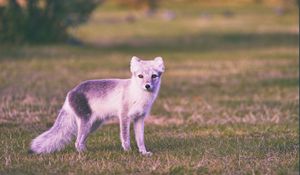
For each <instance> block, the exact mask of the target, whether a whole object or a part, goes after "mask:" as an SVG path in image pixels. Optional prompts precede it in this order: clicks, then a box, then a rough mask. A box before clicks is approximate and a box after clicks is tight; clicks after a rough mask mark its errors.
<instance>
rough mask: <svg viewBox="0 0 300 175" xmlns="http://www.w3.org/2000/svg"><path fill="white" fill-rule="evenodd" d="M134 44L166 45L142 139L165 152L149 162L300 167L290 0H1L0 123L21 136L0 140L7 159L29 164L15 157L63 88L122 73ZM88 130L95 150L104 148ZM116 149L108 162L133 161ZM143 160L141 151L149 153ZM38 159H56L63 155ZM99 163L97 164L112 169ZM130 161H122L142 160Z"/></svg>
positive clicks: (294, 21) (149, 49) (143, 47)
mask: <svg viewBox="0 0 300 175" xmlns="http://www.w3.org/2000/svg"><path fill="white" fill-rule="evenodd" d="M134 55H135V56H138V57H140V58H143V59H153V58H154V57H156V56H162V57H163V58H164V61H165V65H166V72H165V73H164V75H163V79H162V87H161V91H160V95H159V97H158V99H157V101H156V102H155V104H154V107H153V109H152V114H151V117H149V118H148V119H147V122H148V123H149V125H147V126H148V127H147V128H149V129H147V130H146V132H148V133H147V134H148V137H147V138H148V141H147V142H148V143H149V145H150V148H153V149H155V148H156V149H157V150H154V151H156V152H159V154H157V155H164V156H162V157H156V158H157V162H158V164H159V165H158V167H159V168H158V169H156V170H155V169H154V170H153V172H154V173H168V172H169V170H170V171H171V170H172V171H173V170H174V171H175V172H176V171H179V172H180V171H185V170H191V172H194V171H198V169H197V167H198V165H199V166H200V165H201V166H200V168H201V167H202V168H203V167H204V168H206V169H200V170H199V171H200V172H202V170H203V171H204V172H208V174H209V173H210V174H211V173H212V174H215V172H221V174H224V172H225V174H243V173H245V172H246V173H247V172H248V173H249V174H253V173H254V174H255V173H256V172H258V174H289V173H290V172H295V171H299V168H298V167H299V163H298V160H299V155H298V153H299V152H298V149H299V140H298V136H299V126H298V123H299V59H298V58H299V1H297V0H164V1H163V0H111V1H101V0H72V1H60V0H0V123H1V125H0V126H2V127H0V129H1V133H14V135H16V136H18V137H19V138H20V139H19V140H11V139H10V138H11V135H7V136H3V138H2V140H4V143H3V144H2V147H3V149H0V150H10V151H6V152H3V153H1V155H5V156H3V157H12V158H11V159H12V160H15V162H17V163H16V164H9V163H8V165H7V166H6V167H8V168H18V166H21V167H22V166H24V167H26V166H25V165H23V164H22V163H21V162H22V160H23V158H24V159H26V161H29V162H30V160H31V161H32V162H35V160H36V159H35V158H30V159H27V157H26V156H24V155H21V158H20V157H19V156H20V154H21V153H20V150H23V149H22V148H24V149H25V147H26V145H28V144H29V141H30V139H31V138H33V136H36V135H37V134H38V133H41V131H42V130H45V129H47V128H48V127H50V126H51V125H52V123H53V122H54V120H55V118H56V116H57V113H58V111H59V109H60V107H61V105H62V104H63V102H64V98H65V96H66V94H67V92H68V91H69V90H70V89H71V88H73V87H74V86H76V85H77V84H78V83H80V82H81V81H83V80H87V79H100V78H128V77H130V71H129V62H130V59H131V57H132V56H134ZM167 126H168V127H167ZM165 128H168V129H165ZM104 131H107V130H105V128H104ZM112 131H113V134H112V135H113V137H115V138H118V131H117V129H116V130H112ZM151 131H153V133H152V132H151ZM154 131H155V132H154ZM156 131H157V132H156ZM101 133H102V132H99V134H100V135H101ZM103 133H109V132H108V131H107V132H103ZM155 133H156V134H155ZM147 134H146V135H147ZM151 134H152V135H151ZM212 135H213V136H212ZM192 136H194V137H193V138H194V140H193V139H192V140H191V137H192ZM214 137H217V138H218V139H213V138H214ZM99 138H100V139H101V138H102V139H105V138H106V137H98V139H99ZM159 138H161V139H162V140H157V139H159ZM176 138H178V139H177V140H176ZM182 139H183V140H184V139H186V140H185V144H181V142H182ZM211 139H212V140H211ZM238 139H240V140H238ZM268 139H270V140H268ZM91 140H92V141H90V142H89V143H90V146H91V147H94V148H95V149H94V150H101V149H102V148H103V146H104V145H102V147H101V145H98V147H99V148H96V147H97V146H96V145H97V144H95V143H98V144H99V143H102V142H101V141H98V142H97V139H95V140H93V139H91ZM116 140H118V139H116ZM238 141H240V142H239V143H237V142H238ZM104 142H106V140H105V141H104ZM104 142H103V143H104ZM110 143H111V144H113V143H115V142H113V141H111V142H110ZM186 144H187V145H186ZM9 145H15V146H14V147H12V148H10V146H9ZM24 145H25V146H24ZM116 145H118V143H116ZM166 145H168V146H167V148H168V149H167V150H166V149H164V148H166ZM173 145H175V147H176V148H175V147H174V146H173ZM195 145H201V146H199V147H198V146H195ZM220 145H221V147H223V148H227V149H219V148H220ZM160 146H161V147H160ZM238 146H240V147H239V148H237V147H238ZM247 146H248V147H247ZM4 147H5V148H4ZM104 147H105V146H104ZM116 147H117V146H116ZM207 147H209V148H212V149H210V150H203V149H202V148H207ZM8 148H9V149H8ZM117 148H118V147H117ZM177 148H178V149H177ZM179 148H180V150H182V152H181V153H178V150H179ZM185 149H187V150H185ZM164 150H165V151H164ZM220 150H223V152H222V151H220ZM239 150H242V151H245V152H244V157H246V158H247V159H246V158H245V159H243V158H242V157H239V156H237V155H240V154H239V153H240V152H238V151H239ZM257 150H258V152H257ZM247 151H248V152H247ZM10 152H12V153H14V155H13V154H11V153H10ZM108 152H111V150H110V151H108ZM179 152H180V151H179ZM94 153H95V152H94ZM72 154H73V152H72ZM74 154H75V153H74ZM106 154H107V155H106ZM118 154H119V153H118ZM118 154H116V157H117V158H116V164H121V165H122V162H123V163H124V162H127V163H128V164H130V161H127V159H126V161H124V160H123V158H122V157H118ZM254 154H255V155H254ZM105 155H106V156H107V157H106V158H107V159H108V157H109V156H111V155H109V154H108V153H107V152H101V156H104V157H105ZM190 155H191V156H190ZM196 155H199V156H200V157H197V156H196ZM203 155H204V157H203ZM215 155H216V156H215ZM14 156H15V158H14V159H13V157H14ZM22 156H24V157H22ZM101 156H100V157H101ZM253 157H254V158H253ZM165 158H166V159H167V158H170V160H173V161H174V162H173V163H169V160H165ZM227 158H228V160H230V161H229V162H230V163H229V165H228V164H227V162H228V161H227ZM237 158H238V160H237ZM9 159H10V158H9ZM9 159H8V160H7V161H8V162H9ZM70 159H71V160H72V158H70ZM91 159H92V160H94V158H93V157H92V156H91ZM104 159H105V158H104ZM133 159H135V157H134V158H133ZM200 159H204V161H203V162H204V163H203V162H202V164H200V163H199V162H198V160H200ZM80 160H81V159H80ZM80 160H78V161H80ZM151 160H152V159H149V160H144V159H143V160H141V162H144V161H146V162H147V161H150V162H147V163H148V164H152V163H153V164H156V162H155V161H154V162H151ZM182 160H187V162H184V163H182ZM44 161H45V162H46V163H45V164H48V163H47V161H50V162H52V163H53V164H54V165H55V166H57V167H60V166H61V165H64V161H65V160H64V159H63V160H62V161H61V162H56V159H54V160H52V159H51V158H50V159H47V158H46V159H45V160H44ZM18 162H19V164H18ZM94 162H95V161H94ZM94 162H92V161H91V162H90V164H91V165H92V164H93V163H94ZM205 162H206V163H207V162H208V163H207V164H205ZM77 163H80V162H77ZM77 163H76V164H77ZM102 163H103V162H102ZM231 163H232V164H231ZM182 164H183V165H182ZM238 164H239V166H237V165H238ZM15 165H18V166H15ZM105 165H106V164H105V163H104V164H103V167H98V168H99V169H103V170H107V171H108V172H115V171H116V169H113V168H111V167H114V166H110V165H107V167H106V166H105ZM134 165H135V166H132V164H131V165H126V166H124V167H132V169H131V170H132V171H131V170H128V171H127V170H126V168H125V169H121V173H124V172H129V173H130V172H131V173H132V172H141V171H144V170H145V169H147V167H144V166H143V165H141V164H139V163H136V164H134ZM177 165H178V166H179V165H182V166H179V168H178V167H177V169H176V166H177ZM227 165H228V166H227ZM230 165H231V166H230ZM174 166H175V168H174ZM3 167H4V168H5V166H4V164H3ZM3 167H2V168H3ZM27 167H31V168H32V170H35V167H34V166H33V164H30V165H28V166H27ZM41 167H42V166H41ZM95 167H97V166H96V165H95ZM122 167H123V166H122ZM0 168H1V167H0ZM81 168H83V169H85V170H86V171H90V172H94V173H95V172H97V169H95V168H90V169H89V167H88V166H86V165H82V166H81ZM148 168H149V167H148ZM172 168H173V169H172ZM29 169H30V168H29ZM0 170H1V169H0ZM52 170H53V167H52V168H50V167H48V169H47V168H46V169H45V171H46V172H48V171H49V172H52ZM123 170H124V171H123ZM70 171H76V168H75V169H72V170H70ZM149 171H150V170H149ZM151 171H152V170H151ZM0 172H1V171H0ZM29 172H30V171H29ZM41 172H42V173H44V171H42V170H41ZM226 172H227V173H226ZM0 174H1V173H0ZM4 174H6V173H4ZM96 174H97V173H96Z"/></svg>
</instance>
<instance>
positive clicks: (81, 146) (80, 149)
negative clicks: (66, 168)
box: [75, 144, 86, 152]
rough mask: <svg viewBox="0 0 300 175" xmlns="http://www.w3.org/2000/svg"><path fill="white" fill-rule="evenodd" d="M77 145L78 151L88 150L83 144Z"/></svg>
mask: <svg viewBox="0 0 300 175" xmlns="http://www.w3.org/2000/svg"><path fill="white" fill-rule="evenodd" d="M75 147H76V150H77V151H78V152H84V151H85V150H86V146H85V145H82V144H76V145H75Z"/></svg>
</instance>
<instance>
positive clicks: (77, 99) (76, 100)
mask: <svg viewBox="0 0 300 175" xmlns="http://www.w3.org/2000/svg"><path fill="white" fill-rule="evenodd" d="M69 102H70V105H71V106H72V108H73V110H74V111H75V113H76V114H77V116H78V117H80V118H83V119H85V120H88V119H89V118H90V116H91V114H92V110H91V108H90V105H89V102H88V99H87V98H86V96H85V95H84V93H83V92H78V91H71V93H70V94H69Z"/></svg>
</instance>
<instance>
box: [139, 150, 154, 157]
mask: <svg viewBox="0 0 300 175" xmlns="http://www.w3.org/2000/svg"><path fill="white" fill-rule="evenodd" d="M141 154H142V155H143V156H152V155H153V153H152V152H150V151H142V152H141Z"/></svg>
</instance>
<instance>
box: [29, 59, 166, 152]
mask: <svg viewBox="0 0 300 175" xmlns="http://www.w3.org/2000/svg"><path fill="white" fill-rule="evenodd" d="M164 69H165V68H164V63H163V59H162V58H161V57H156V58H155V59H154V60H149V61H144V60H141V59H139V58H137V57H135V56H134V57H132V59H131V62H130V71H131V73H132V76H131V78H130V79H103V80H88V81H85V82H82V83H81V84H79V85H78V86H76V87H75V88H74V89H72V90H71V91H69V93H68V94H67V97H66V100H65V102H64V104H63V107H62V109H61V110H60V112H59V114H58V117H57V119H56V121H55V123H54V125H53V126H52V127H51V128H50V129H49V130H48V131H46V132H44V133H42V134H41V135H39V136H38V137H36V138H35V139H34V140H33V141H32V142H31V149H30V152H31V153H37V154H41V153H52V152H54V151H59V150H61V149H63V148H64V146H65V145H66V144H67V143H69V142H70V141H71V140H72V137H73V136H75V135H76V136H77V137H76V142H75V147H76V149H77V151H78V152H81V151H84V150H86V146H85V144H86V139H87V137H88V135H89V134H90V133H91V132H92V131H94V130H95V129H97V128H98V127H99V126H100V125H101V124H103V122H104V121H105V120H107V119H109V118H111V117H118V118H119V121H120V137H121V142H122V147H123V149H124V150H125V151H128V150H130V121H131V120H133V123H134V132H135V139H136V143H137V146H138V149H139V152H140V153H141V154H143V155H151V154H152V153H151V152H149V151H147V150H146V147H145V144H144V119H145V117H146V116H147V115H148V114H149V112H150V110H151V107H152V104H153V102H154V100H155V99H156V97H157V94H158V92H159V89H160V83H161V76H162V73H163V72H164Z"/></svg>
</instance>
